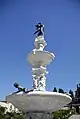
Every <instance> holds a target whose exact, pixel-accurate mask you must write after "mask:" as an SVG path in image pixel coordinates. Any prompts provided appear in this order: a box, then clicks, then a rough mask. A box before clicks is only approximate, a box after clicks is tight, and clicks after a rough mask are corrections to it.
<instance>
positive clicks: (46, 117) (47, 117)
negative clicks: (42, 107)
mask: <svg viewBox="0 0 80 119" xmlns="http://www.w3.org/2000/svg"><path fill="white" fill-rule="evenodd" d="M26 119H52V113H47V112H27V114H26Z"/></svg>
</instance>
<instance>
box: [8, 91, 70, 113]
mask: <svg viewBox="0 0 80 119" xmlns="http://www.w3.org/2000/svg"><path fill="white" fill-rule="evenodd" d="M6 98H7V101H8V102H10V103H12V104H13V105H14V106H15V107H17V108H18V109H20V110H23V111H25V112H30V111H39V112H40V111H46V112H53V111H56V110H58V109H60V108H62V107H64V106H65V105H66V104H68V103H70V102H71V100H72V99H71V97H70V96H68V95H66V94H61V93H57V92H48V91H33V92H29V93H23V92H20V93H16V94H11V95H8V96H7V97H6Z"/></svg>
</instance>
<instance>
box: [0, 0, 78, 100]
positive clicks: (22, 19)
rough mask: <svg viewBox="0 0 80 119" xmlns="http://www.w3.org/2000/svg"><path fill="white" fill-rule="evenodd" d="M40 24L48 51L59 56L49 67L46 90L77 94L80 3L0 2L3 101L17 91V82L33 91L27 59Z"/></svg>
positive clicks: (67, 0) (65, 0)
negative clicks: (43, 29) (15, 84)
mask: <svg viewBox="0 0 80 119" xmlns="http://www.w3.org/2000/svg"><path fill="white" fill-rule="evenodd" d="M39 21H40V22H42V23H43V24H44V25H45V39H46V41H47V43H48V45H47V47H46V50H48V51H50V52H53V53H54V54H55V55H56V57H55V60H54V61H53V62H52V63H51V65H49V66H48V70H49V72H50V74H49V75H48V76H47V90H52V89H53V87H54V86H56V87H57V88H63V89H64V90H65V91H68V90H69V89H72V90H75V89H76V84H77V83H79V82H80V1H79V0H47V1H46V0H34V1H32V0H29V1H28V0H0V100H2V99H4V97H5V96H6V95H8V94H9V93H11V92H12V91H15V88H14V87H13V83H14V82H15V81H17V82H19V83H20V84H22V86H24V87H28V88H31V87H32V76H31V67H30V66H29V63H28V62H27V60H26V57H27V55H28V53H29V52H30V51H31V50H32V49H33V48H34V45H33V43H34V38H35V36H34V35H33V32H34V31H35V24H36V23H38V22H39Z"/></svg>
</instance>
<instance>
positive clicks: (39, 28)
mask: <svg viewBox="0 0 80 119" xmlns="http://www.w3.org/2000/svg"><path fill="white" fill-rule="evenodd" d="M35 26H36V30H37V31H36V32H35V33H34V34H37V36H44V25H43V24H41V23H38V24H37V25H35Z"/></svg>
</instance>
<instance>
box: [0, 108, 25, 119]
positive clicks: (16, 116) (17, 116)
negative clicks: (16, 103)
mask: <svg viewBox="0 0 80 119" xmlns="http://www.w3.org/2000/svg"><path fill="white" fill-rule="evenodd" d="M0 119H26V114H25V113H24V112H22V111H20V112H19V113H16V112H6V108H4V107H0Z"/></svg>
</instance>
